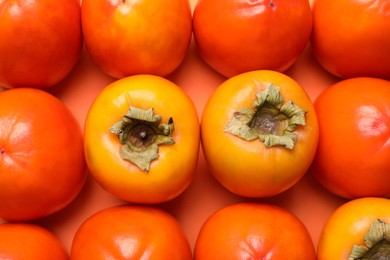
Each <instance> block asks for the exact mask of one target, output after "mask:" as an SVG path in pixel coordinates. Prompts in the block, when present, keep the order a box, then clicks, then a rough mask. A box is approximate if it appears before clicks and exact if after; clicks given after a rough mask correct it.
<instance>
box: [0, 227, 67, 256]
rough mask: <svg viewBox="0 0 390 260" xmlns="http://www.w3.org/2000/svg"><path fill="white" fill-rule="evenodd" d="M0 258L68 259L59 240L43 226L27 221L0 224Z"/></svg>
mask: <svg viewBox="0 0 390 260" xmlns="http://www.w3.org/2000/svg"><path fill="white" fill-rule="evenodd" d="M0 259H15V260H16V259H23V260H37V259H40V260H51V259H56V260H68V259H69V256H68V253H67V252H66V250H65V249H64V246H63V245H62V243H61V241H60V240H59V239H58V238H57V237H56V236H55V235H54V234H52V233H51V232H50V231H48V230H46V229H45V228H43V227H41V226H38V225H34V224H28V223H3V224H0Z"/></svg>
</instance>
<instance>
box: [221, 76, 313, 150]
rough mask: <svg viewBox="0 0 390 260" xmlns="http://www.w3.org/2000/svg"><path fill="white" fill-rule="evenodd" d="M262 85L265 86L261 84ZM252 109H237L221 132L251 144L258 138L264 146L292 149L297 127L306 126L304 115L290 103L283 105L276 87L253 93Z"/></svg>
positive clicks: (267, 87) (269, 86) (269, 85)
mask: <svg viewBox="0 0 390 260" xmlns="http://www.w3.org/2000/svg"><path fill="white" fill-rule="evenodd" d="M264 84H266V83H264ZM256 97H257V99H256V100H255V102H254V104H253V108H241V109H239V110H237V111H236V112H234V114H233V117H232V118H231V120H230V121H229V123H228V124H227V125H226V127H225V129H224V131H225V132H228V133H231V134H233V135H236V136H238V137H240V138H242V139H244V140H247V141H251V140H254V139H257V138H259V139H260V140H261V141H262V142H263V143H264V145H265V146H267V147H271V146H284V147H285V148H287V149H293V148H294V145H295V143H296V141H297V135H296V134H295V133H294V131H295V130H296V128H297V126H298V125H302V126H304V125H305V124H306V119H305V115H306V112H305V111H304V110H302V109H301V108H299V107H298V106H297V105H295V104H294V103H293V102H292V101H288V102H286V103H284V98H283V96H282V95H281V93H280V91H279V88H278V87H276V86H274V85H273V84H269V83H268V85H267V86H266V87H265V89H264V90H263V91H261V92H259V93H257V94H256Z"/></svg>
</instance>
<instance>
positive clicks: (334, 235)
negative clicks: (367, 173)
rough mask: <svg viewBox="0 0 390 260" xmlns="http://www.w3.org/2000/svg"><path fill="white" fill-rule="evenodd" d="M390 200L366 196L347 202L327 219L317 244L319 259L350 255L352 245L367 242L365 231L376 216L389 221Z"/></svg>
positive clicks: (332, 259)
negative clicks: (365, 240)
mask: <svg viewBox="0 0 390 260" xmlns="http://www.w3.org/2000/svg"><path fill="white" fill-rule="evenodd" d="M389 208H390V200H389V199H385V198H375V197H365V198H359V199H354V200H350V201H348V202H346V203H345V204H343V205H341V206H340V207H339V208H337V209H336V210H335V211H334V212H333V213H332V215H331V216H330V217H329V218H328V220H327V221H326V222H325V224H324V226H323V228H322V232H321V235H320V237H319V241H318V245H317V259H318V260H334V259H348V256H349V255H350V253H351V250H352V247H353V245H364V235H365V234H366V233H367V232H368V231H369V230H370V226H371V224H372V223H373V222H375V221H376V220H377V219H381V220H382V221H384V222H386V223H390V212H389Z"/></svg>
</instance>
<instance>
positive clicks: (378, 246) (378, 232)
mask: <svg viewBox="0 0 390 260" xmlns="http://www.w3.org/2000/svg"><path fill="white" fill-rule="evenodd" d="M381 259H390V224H389V223H385V222H383V221H382V220H380V219H377V220H376V221H375V222H373V223H372V224H371V227H370V230H369V231H368V232H367V233H366V234H365V236H364V245H354V246H353V248H352V251H351V254H350V256H349V258H348V260H381Z"/></svg>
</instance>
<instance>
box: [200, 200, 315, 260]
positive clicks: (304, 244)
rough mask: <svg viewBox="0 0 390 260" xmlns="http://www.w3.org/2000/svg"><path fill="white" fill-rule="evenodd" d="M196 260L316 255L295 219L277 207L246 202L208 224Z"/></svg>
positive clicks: (218, 213) (219, 212)
mask: <svg viewBox="0 0 390 260" xmlns="http://www.w3.org/2000/svg"><path fill="white" fill-rule="evenodd" d="M194 259H195V260H208V259H210V260H215V259H235V260H241V259H242V260H244V259H296V260H303V259H305V260H314V259H316V254H315V250H314V245H313V242H312V240H311V237H310V234H309V232H308V231H307V229H306V227H305V225H304V224H303V223H302V222H301V221H300V220H299V219H298V218H297V217H296V216H295V215H293V214H292V213H290V212H289V211H287V210H285V209H283V208H280V207H278V206H275V205H270V204H261V203H247V202H243V203H238V204H233V205H229V206H225V207H223V208H221V209H219V210H217V211H216V212H214V213H213V214H212V215H211V216H210V217H209V218H208V219H207V220H206V221H205V222H204V224H203V225H202V227H201V229H200V232H199V235H198V238H197V240H196V244H195V249H194Z"/></svg>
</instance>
